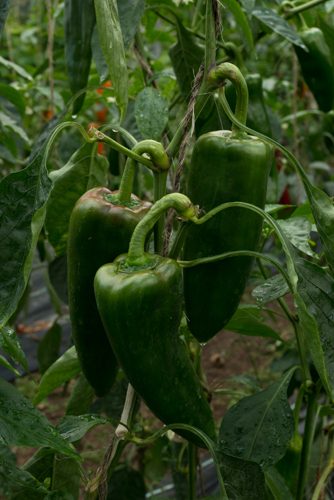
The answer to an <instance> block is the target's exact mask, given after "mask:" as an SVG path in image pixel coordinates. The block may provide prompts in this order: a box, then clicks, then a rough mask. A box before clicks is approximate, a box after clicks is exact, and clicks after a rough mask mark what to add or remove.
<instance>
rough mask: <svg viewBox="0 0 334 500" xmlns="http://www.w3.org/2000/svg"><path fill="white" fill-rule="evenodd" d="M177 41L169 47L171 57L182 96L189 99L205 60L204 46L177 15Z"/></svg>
mask: <svg viewBox="0 0 334 500" xmlns="http://www.w3.org/2000/svg"><path fill="white" fill-rule="evenodd" d="M176 27H177V43H176V44H175V45H173V46H172V47H171V48H170V49H169V57H170V59H171V61H172V65H173V69H174V72H175V75H176V78H177V81H178V84H179V87H180V91H181V94H182V97H183V98H184V99H185V100H188V99H189V97H190V93H191V89H192V84H193V81H194V78H195V76H196V73H197V71H198V69H199V67H200V65H201V64H202V62H203V60H204V47H203V46H201V45H199V44H198V43H197V40H196V38H195V37H194V35H193V34H192V33H190V32H189V30H187V29H186V28H185V27H184V26H183V24H182V23H181V21H180V20H179V18H177V17H176Z"/></svg>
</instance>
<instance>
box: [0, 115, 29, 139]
mask: <svg viewBox="0 0 334 500" xmlns="http://www.w3.org/2000/svg"><path fill="white" fill-rule="evenodd" d="M0 127H3V128H4V129H5V131H7V132H10V133H11V134H15V135H16V136H17V137H18V138H20V139H21V140H22V141H23V142H24V143H25V144H27V145H29V144H30V139H29V137H28V136H27V134H26V132H25V130H23V128H22V127H20V126H19V125H18V124H17V123H16V122H15V121H14V120H13V118H11V117H10V116H8V115H6V114H5V113H3V112H2V111H0Z"/></svg>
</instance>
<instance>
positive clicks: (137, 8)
mask: <svg viewBox="0 0 334 500" xmlns="http://www.w3.org/2000/svg"><path fill="white" fill-rule="evenodd" d="M117 7H118V15H119V21H120V24H121V28H122V34H123V42H124V47H125V48H126V49H128V48H129V47H130V44H131V42H132V40H133V39H134V36H135V34H136V32H137V29H138V26H139V23H140V20H141V17H142V15H143V13H144V9H145V0H117Z"/></svg>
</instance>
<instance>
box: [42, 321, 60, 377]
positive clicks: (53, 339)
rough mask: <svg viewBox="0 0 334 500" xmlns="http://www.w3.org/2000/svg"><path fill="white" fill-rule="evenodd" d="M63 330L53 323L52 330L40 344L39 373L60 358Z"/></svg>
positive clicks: (50, 329)
mask: <svg viewBox="0 0 334 500" xmlns="http://www.w3.org/2000/svg"><path fill="white" fill-rule="evenodd" d="M61 334H62V328H61V326H60V325H59V323H57V321H56V322H55V323H53V325H52V326H51V328H49V330H48V331H47V332H46V333H45V334H44V337H43V338H42V340H41V341H40V342H39V344H38V349H37V359H38V365H39V371H40V373H41V374H43V373H44V372H46V370H47V369H48V368H49V367H50V366H51V365H52V363H54V362H55V361H56V360H57V358H58V356H59V349H60V344H61Z"/></svg>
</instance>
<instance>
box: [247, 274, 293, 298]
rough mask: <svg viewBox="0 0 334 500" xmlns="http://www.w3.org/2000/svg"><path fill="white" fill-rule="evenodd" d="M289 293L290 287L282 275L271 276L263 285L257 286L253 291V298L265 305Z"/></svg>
mask: <svg viewBox="0 0 334 500" xmlns="http://www.w3.org/2000/svg"><path fill="white" fill-rule="evenodd" d="M288 292H289V286H288V284H287V282H286V281H285V279H284V277H283V276H282V275H281V274H276V275H275V276H271V277H270V278H268V279H267V280H266V281H264V283H261V285H258V286H256V287H255V288H254V289H253V291H252V296H253V297H254V298H255V299H256V301H257V302H258V303H259V304H261V305H263V304H267V303H268V302H272V301H273V300H276V299H279V298H280V297H283V296H284V295H286V294H287V293H288Z"/></svg>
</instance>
